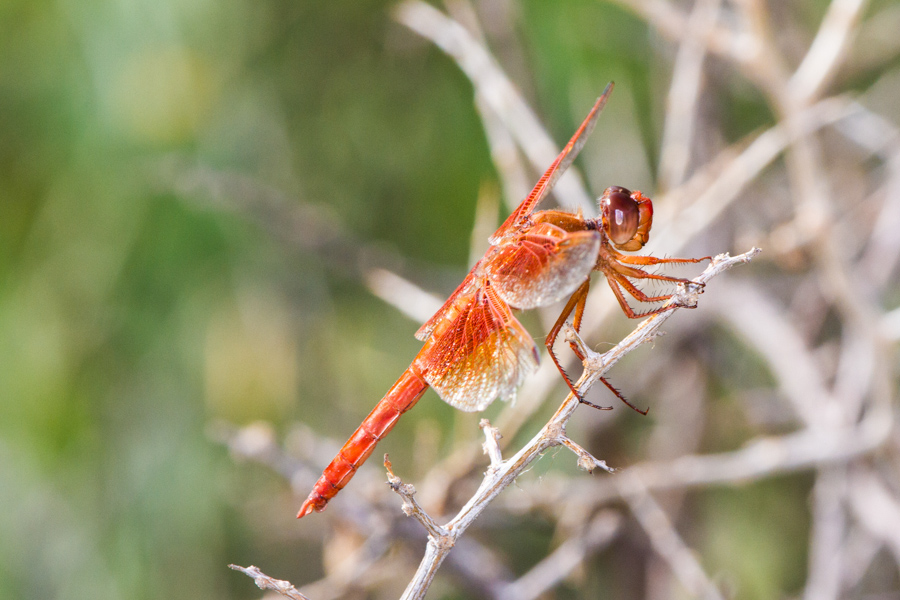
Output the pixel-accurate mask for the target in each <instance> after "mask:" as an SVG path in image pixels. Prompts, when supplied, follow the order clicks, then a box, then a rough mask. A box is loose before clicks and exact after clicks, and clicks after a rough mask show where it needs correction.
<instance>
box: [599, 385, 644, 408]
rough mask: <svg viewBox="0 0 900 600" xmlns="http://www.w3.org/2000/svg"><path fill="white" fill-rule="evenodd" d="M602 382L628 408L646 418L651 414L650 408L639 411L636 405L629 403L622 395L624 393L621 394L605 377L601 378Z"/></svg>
mask: <svg viewBox="0 0 900 600" xmlns="http://www.w3.org/2000/svg"><path fill="white" fill-rule="evenodd" d="M600 381H602V382H603V385H605V386H606V387H608V388H609V391H611V392H612V393H613V394H615V395H616V398H618V399H619V400H621V401H622V402H624V403H625V404H627V405H628V406H630V407H631V408H633V409H634V410H636V411H637V412H639V413H641V414H642V415H644V416H645V417H646V416H647V413H648V412H650V409H649V408H647V410H641V409H639V408H638V407H637V406H635V405H634V404H632V403H631V402H629V401H628V399H627V398H625V396H624V395H622V392H620V391H619V390H617V389H616V388H615V387H613V384H611V383H610V382H609V381H607V380H606V378H605V377H601V378H600Z"/></svg>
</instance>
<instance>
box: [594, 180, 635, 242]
mask: <svg viewBox="0 0 900 600" xmlns="http://www.w3.org/2000/svg"><path fill="white" fill-rule="evenodd" d="M603 196H604V197H603V202H604V204H605V206H604V209H605V210H604V211H603V212H604V216H605V217H606V225H607V233H608V234H609V239H611V240H612V242H613V243H614V244H616V245H617V246H621V245H623V244H627V243H628V242H629V241H630V240H631V238H633V237H634V234H635V233H637V230H638V225H639V224H640V210H639V209H638V203H637V202H635V201H634V200H633V199H632V198H631V192H629V191H628V190H626V189H625V188H621V187H611V188H609V189H607V190H606V193H605V194H604V195H603Z"/></svg>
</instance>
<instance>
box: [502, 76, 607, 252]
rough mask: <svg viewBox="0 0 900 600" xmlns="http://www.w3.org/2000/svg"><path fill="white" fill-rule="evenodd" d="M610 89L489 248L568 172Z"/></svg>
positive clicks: (515, 226) (509, 231)
mask: <svg viewBox="0 0 900 600" xmlns="http://www.w3.org/2000/svg"><path fill="white" fill-rule="evenodd" d="M612 89H613V84H612V82H610V83H609V84H608V85H607V86H606V89H605V90H603V94H602V95H601V96H600V97H599V98H597V102H596V103H594V107H593V108H592V109H591V112H589V113H588V116H587V117H585V119H584V122H583V123H582V124H581V127H579V128H578V131H576V132H575V135H573V136H572V139H570V140H569V143H568V144H566V147H565V148H563V149H562V152H560V153H559V156H557V157H556V160H555V161H553V164H552V165H550V168H548V169H547V171H546V172H545V173H544V175H543V176H542V177H541V178H540V180H539V181H538V182H537V185H536V186H534V189H533V190H531V193H530V194H528V197H527V198H525V200H523V201H522V202H521V203H520V204H519V206H518V207H517V208H516V210H515V211H513V213H512V214H511V215H509V217H508V218H507V219H506V221H504V223H503V225H501V226H500V229H498V230H497V231H496V232H495V233H494V235H493V236H491V243H492V244H497V243H499V242H500V241H501V240H502V239H503V238H504V236H506V235H507V234H509V233H511V232H513V231H514V230H515V229H516V228H517V227H518V226H520V225H521V224H522V223H523V222H524V221H525V219H526V217H528V215H530V214H531V212H532V211H533V210H534V209H535V207H536V206H537V205H538V204H540V203H541V200H543V199H544V197H545V196H546V195H547V192H549V191H550V190H551V189H553V186H554V185H556V181H557V180H558V179H559V178H560V177H562V175H563V173H565V172H566V169H568V168H569V166H570V165H571V164H572V163H573V162H574V161H575V158H577V157H578V153H579V152H581V149H582V148H583V147H584V144H585V142H587V138H588V136H589V135H591V131H593V130H594V125H596V124H597V118H598V117H599V116H600V112H601V111H602V110H603V107H604V106H606V100H607V99H608V98H609V95H610V94H611V93H612Z"/></svg>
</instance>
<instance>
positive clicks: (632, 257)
mask: <svg viewBox="0 0 900 600" xmlns="http://www.w3.org/2000/svg"><path fill="white" fill-rule="evenodd" d="M615 256H616V260H618V261H619V262H623V263H626V264H629V265H659V264H663V263H698V262H701V261H704V260H712V256H704V257H703V258H656V257H655V256H641V255H640V254H621V253H619V252H616V253H615Z"/></svg>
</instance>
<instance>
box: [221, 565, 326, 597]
mask: <svg viewBox="0 0 900 600" xmlns="http://www.w3.org/2000/svg"><path fill="white" fill-rule="evenodd" d="M228 568H229V569H234V570H235V571H240V572H241V573H243V574H244V575H246V576H247V577H251V578H252V579H253V582H254V583H255V584H256V586H257V587H258V588H259V589H261V590H274V591H276V592H278V593H279V594H281V595H282V596H284V597H285V598H291V600H309V598H307V597H306V596H304V595H303V594H301V593H300V592H299V591H297V588H295V587H294V585H293V584H292V583H291V582H290V581H284V580H283V579H273V578H272V577H269V576H268V575H266V574H265V573H263V572H262V571H260V570H259V567H254V566H253V565H250V566H249V567H242V566H240V565H228Z"/></svg>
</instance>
